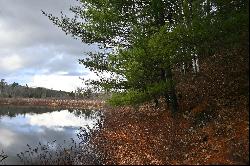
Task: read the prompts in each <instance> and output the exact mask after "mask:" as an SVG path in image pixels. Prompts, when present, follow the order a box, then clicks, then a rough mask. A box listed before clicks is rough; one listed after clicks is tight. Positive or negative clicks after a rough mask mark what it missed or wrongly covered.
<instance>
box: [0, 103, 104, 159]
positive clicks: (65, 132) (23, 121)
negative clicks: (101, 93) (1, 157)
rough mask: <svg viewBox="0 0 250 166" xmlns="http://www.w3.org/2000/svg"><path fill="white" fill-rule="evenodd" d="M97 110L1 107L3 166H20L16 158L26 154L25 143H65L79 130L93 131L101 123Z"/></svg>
mask: <svg viewBox="0 0 250 166" xmlns="http://www.w3.org/2000/svg"><path fill="white" fill-rule="evenodd" d="M100 118H101V112H100V111H97V110H76V109H71V110H53V109H48V108H37V107H36V108H30V107H2V106H0V150H4V152H5V153H6V154H7V155H8V156H9V157H8V158H7V159H6V160H5V162H6V164H22V163H20V160H19V159H18V158H17V157H16V154H17V153H20V152H22V151H25V150H26V149H27V146H26V145H27V144H28V145H30V146H36V145H37V144H38V142H40V143H41V144H46V143H47V142H52V141H54V140H56V143H57V144H67V142H66V141H65V140H70V138H72V139H74V140H77V132H78V131H79V130H78V129H79V128H80V127H86V126H88V129H92V128H94V127H95V126H96V124H98V123H99V122H100Z"/></svg>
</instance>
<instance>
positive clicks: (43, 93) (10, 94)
mask: <svg viewBox="0 0 250 166" xmlns="http://www.w3.org/2000/svg"><path fill="white" fill-rule="evenodd" d="M97 96H98V94H96V93H94V92H93V91H92V90H91V89H89V88H80V87H78V88H77V89H76V90H75V91H72V92H65V91H61V90H60V91H58V90H52V89H47V88H42V87H36V88H32V87H29V86H28V85H27V84H26V86H22V85H20V84H18V83H16V82H13V83H12V84H8V83H7V82H6V81H5V79H1V81H0V98H1V97H2V98H18V97H19V98H60V99H90V98H94V97H97Z"/></svg>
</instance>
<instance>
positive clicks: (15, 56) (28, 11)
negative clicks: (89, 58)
mask: <svg viewBox="0 0 250 166" xmlns="http://www.w3.org/2000/svg"><path fill="white" fill-rule="evenodd" d="M76 3H77V2H76V1H75V0H0V79H2V78H3V79H5V80H6V81H7V82H8V83H13V82H14V81H15V82H18V83H20V84H22V85H25V84H28V85H29V86H33V87H46V88H50V89H51V88H52V89H57V90H59V89H60V90H65V91H72V90H74V89H75V88H76V87H80V86H83V84H82V81H81V80H80V79H79V77H82V78H86V79H87V78H90V77H94V75H93V74H91V73H90V72H89V71H88V70H87V69H85V68H84V66H82V65H80V64H78V59H81V58H83V57H84V56H85V55H86V54H85V53H86V52H88V51H91V50H95V49H96V48H97V47H96V46H88V45H86V44H83V43H81V42H80V41H78V40H74V39H72V38H71V37H70V36H66V35H65V33H64V32H63V31H61V29H59V28H58V27H56V26H55V25H53V23H52V22H51V21H50V20H48V18H47V17H45V16H44V15H42V12H41V9H42V10H44V11H46V12H48V13H52V14H54V15H56V16H60V11H63V12H64V13H66V14H67V13H69V10H68V9H69V7H70V6H71V5H74V4H76Z"/></svg>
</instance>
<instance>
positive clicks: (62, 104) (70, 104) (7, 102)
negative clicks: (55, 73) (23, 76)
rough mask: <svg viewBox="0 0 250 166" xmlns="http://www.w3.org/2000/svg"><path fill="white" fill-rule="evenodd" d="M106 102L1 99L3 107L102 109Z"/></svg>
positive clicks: (0, 102)
mask: <svg viewBox="0 0 250 166" xmlns="http://www.w3.org/2000/svg"><path fill="white" fill-rule="evenodd" d="M104 104H105V102H104V101H101V100H86V99H85V100H83V99H55V98H47V99H37V98H0V107H1V105H2V106H35V107H36V106H39V107H41V106H43V107H52V108H65V109H67V108H78V109H102V108H104Z"/></svg>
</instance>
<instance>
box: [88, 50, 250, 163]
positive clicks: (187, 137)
mask: <svg viewBox="0 0 250 166" xmlns="http://www.w3.org/2000/svg"><path fill="white" fill-rule="evenodd" d="M241 55H246V54H244V53H243V54H241ZM248 62H249V59H248V56H242V57H241V56H238V55H237V54H234V53H232V55H231V56H230V58H227V57H225V56H222V55H217V56H214V57H210V58H208V59H206V60H205V61H203V62H200V72H199V73H198V74H196V75H194V74H187V75H186V76H185V77H183V76H182V77H179V78H178V72H176V75H175V77H176V78H177V80H178V82H177V91H178V92H181V93H180V94H179V95H178V97H179V105H180V111H179V113H177V114H176V115H174V116H173V115H172V114H171V113H170V111H169V108H168V107H167V106H166V105H164V103H161V106H160V107H159V108H155V107H154V106H153V105H152V104H144V105H142V106H140V107H138V108H132V107H122V108H107V109H106V111H105V120H104V126H103V128H102V130H101V131H100V132H99V133H96V135H95V136H94V139H93V140H92V141H93V143H94V144H95V145H96V147H97V148H98V150H99V152H101V154H102V155H103V163H104V164H119V165H120V164H173V165H176V164H192V165H193V164H201V165H203V164H249V110H248V109H249V97H248V95H249V92H248V89H249V80H248V79H249V77H248V73H249V66H248Z"/></svg>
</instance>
